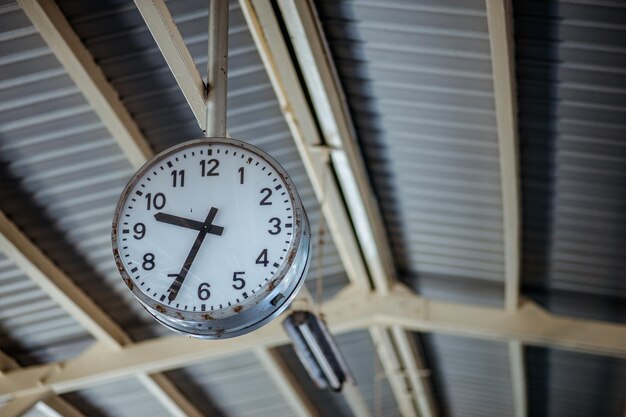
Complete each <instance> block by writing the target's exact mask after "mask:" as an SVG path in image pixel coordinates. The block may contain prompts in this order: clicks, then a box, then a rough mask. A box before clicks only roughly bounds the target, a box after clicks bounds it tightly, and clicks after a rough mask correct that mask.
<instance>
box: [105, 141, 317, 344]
mask: <svg viewBox="0 0 626 417" xmlns="http://www.w3.org/2000/svg"><path fill="white" fill-rule="evenodd" d="M112 241H113V255H114V257H115V261H116V263H117V266H118V269H119V271H120V273H121V275H122V277H123V279H124V281H125V283H126V285H127V286H128V287H129V288H130V290H131V291H132V293H133V295H134V296H135V297H136V298H137V299H138V300H139V301H140V302H141V304H142V305H143V306H144V307H145V308H146V310H147V311H148V312H149V313H150V314H152V315H153V316H154V317H155V318H156V319H157V320H158V321H160V322H161V323H162V324H164V325H165V326H167V327H169V328H171V329H173V330H176V331H179V332H182V333H185V334H188V335H192V336H196V337H201V338H209V339H211V338H225V337H233V336H237V335H241V334H245V333H248V332H250V331H252V330H254V329H256V328H258V327H260V326H262V325H264V324H266V323H268V322H269V321H270V320H272V319H273V318H274V317H276V316H277V315H278V314H279V313H281V312H282V311H283V310H285V309H286V308H287V306H288V305H289V304H290V302H291V301H292V299H293V298H294V297H295V295H296V293H297V291H298V289H299V288H300V287H301V286H302V284H303V283H304V278H305V273H306V270H307V267H308V263H309V251H310V228H309V222H308V220H307V216H306V213H305V211H304V208H303V206H302V202H301V200H300V197H299V196H298V193H297V191H296V189H295V187H294V185H293V183H292V181H291V179H290V178H289V176H288V175H287V173H286V172H285V170H284V169H283V168H282V167H281V166H280V165H279V164H278V163H277V162H276V161H275V160H274V159H272V158H271V157H270V156H269V155H267V154H266V153H265V152H263V151H261V150H260V149H258V148H256V147H254V146H251V145H249V144H247V143H244V142H241V141H238V140H234V139H225V138H209V139H198V140H192V141H189V142H185V143H183V144H181V145H177V146H174V147H172V148H170V149H167V150H166V151H164V152H162V153H160V154H159V155H157V156H156V157H154V158H153V159H152V160H151V161H149V162H147V163H146V164H145V165H144V166H143V167H142V168H140V169H139V171H138V172H137V173H136V174H135V175H134V176H133V178H132V179H131V180H130V182H129V183H128V184H127V185H126V188H125V189H124V191H123V192H122V195H121V197H120V200H119V203H118V205H117V209H116V211H115V216H114V219H113V232H112Z"/></svg>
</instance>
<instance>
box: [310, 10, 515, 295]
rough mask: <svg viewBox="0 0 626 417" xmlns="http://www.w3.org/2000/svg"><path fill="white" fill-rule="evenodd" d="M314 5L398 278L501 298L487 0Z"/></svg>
mask: <svg viewBox="0 0 626 417" xmlns="http://www.w3.org/2000/svg"><path fill="white" fill-rule="evenodd" d="M317 5H318V9H319V13H320V16H321V19H322V23H323V26H324V31H325V33H326V35H327V38H328V42H329V46H330V49H331V51H332V54H333V58H334V59H335V62H336V65H337V70H338V73H339V76H340V80H341V83H342V85H343V88H344V90H345V92H346V95H347V99H348V104H349V107H350V109H351V113H352V117H353V119H354V123H355V126H356V129H357V134H358V138H359V141H360V144H361V147H362V149H363V153H364V156H365V159H366V162H367V167H368V169H369V174H370V177H371V179H372V182H373V185H374V191H375V193H376V195H377V197H378V200H379V203H380V206H381V210H382V214H383V217H384V220H385V224H386V226H387V232H388V234H389V236H390V241H391V243H392V246H393V252H394V254H395V258H396V261H397V264H398V267H399V269H400V273H401V276H402V277H403V279H405V280H406V281H407V282H409V283H411V284H412V285H413V286H414V288H416V289H418V290H419V291H421V292H422V293H423V294H425V295H427V296H433V297H438V298H446V299H455V300H462V301H466V302H478V303H483V304H485V303H487V304H492V305H493V304H496V305H501V303H502V298H501V297H498V298H496V299H495V300H494V299H492V297H494V295H497V294H498V291H495V292H494V291H493V290H492V287H493V286H494V284H491V283H495V287H496V288H497V284H498V283H501V282H502V279H503V278H502V277H503V268H504V266H503V252H502V247H503V243H502V238H503V231H502V208H501V192H500V178H499V156H498V144H497V135H496V126H495V116H494V114H493V110H494V101H493V86H492V81H491V61H490V53H489V38H488V32H487V19H486V14H485V9H484V3H479V2H475V3H466V2H446V3H445V4H444V3H441V2H432V1H430V0H428V1H426V0H422V1H413V2H403V1H389V2H385V4H384V5H383V4H380V3H374V2H368V1H365V0H353V1H341V2H331V1H323V0H320V1H318V2H317ZM442 280H443V281H445V284H444V285H442V284H441V283H442V282H443V281H442ZM472 286H474V287H475V289H474V291H472V292H471V295H470V293H468V291H467V287H472ZM444 287H445V291H442V288H444Z"/></svg>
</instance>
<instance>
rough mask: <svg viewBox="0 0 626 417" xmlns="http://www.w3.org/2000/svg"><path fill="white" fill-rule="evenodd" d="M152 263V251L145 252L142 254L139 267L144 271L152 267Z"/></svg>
mask: <svg viewBox="0 0 626 417" xmlns="http://www.w3.org/2000/svg"><path fill="white" fill-rule="evenodd" d="M154 264H155V263H154V253H150V252H148V253H146V254H145V255H144V256H143V263H142V264H141V267H142V268H143V269H145V270H146V271H151V270H153V269H154Z"/></svg>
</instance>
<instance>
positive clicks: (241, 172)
mask: <svg viewBox="0 0 626 417" xmlns="http://www.w3.org/2000/svg"><path fill="white" fill-rule="evenodd" d="M237 172H239V184H243V167H239V169H238V170H237Z"/></svg>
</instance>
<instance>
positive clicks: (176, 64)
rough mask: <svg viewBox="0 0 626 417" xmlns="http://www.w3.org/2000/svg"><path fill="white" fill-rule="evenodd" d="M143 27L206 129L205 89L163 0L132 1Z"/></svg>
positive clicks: (198, 119) (200, 124)
mask: <svg viewBox="0 0 626 417" xmlns="http://www.w3.org/2000/svg"><path fill="white" fill-rule="evenodd" d="M135 5H136V6H137V10H139V13H141V16H142V17H143V20H144V21H145V22H146V26H148V29H149V30H150V33H151V34H152V37H153V38H154V40H155V42H156V43H157V45H158V47H159V49H160V50H161V53H162V54H163V58H165V62H167V65H168V66H169V67H170V70H171V71H172V74H173V75H174V78H175V79H176V82H177V83H178V86H179V87H180V91H181V92H182V93H183V95H184V96H185V99H187V103H189V107H190V108H191V111H192V112H193V114H194V116H195V117H196V120H197V121H198V125H199V126H200V129H202V130H203V131H204V130H206V111H207V110H206V103H205V99H206V91H207V87H206V84H205V83H204V81H203V80H202V76H201V75H200V72H199V71H198V68H197V67H196V64H195V63H194V61H193V58H192V57H191V54H190V53H189V49H187V45H185V41H184V40H183V37H182V36H181V34H180V32H179V31H178V27H177V26H176V24H175V23H174V19H172V15H171V14H170V11H169V9H168V8H167V6H166V4H165V1H163V0H148V1H143V0H141V1H140V0H135Z"/></svg>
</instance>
